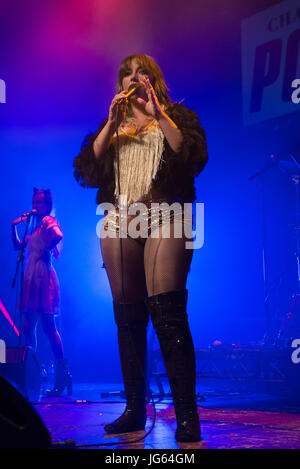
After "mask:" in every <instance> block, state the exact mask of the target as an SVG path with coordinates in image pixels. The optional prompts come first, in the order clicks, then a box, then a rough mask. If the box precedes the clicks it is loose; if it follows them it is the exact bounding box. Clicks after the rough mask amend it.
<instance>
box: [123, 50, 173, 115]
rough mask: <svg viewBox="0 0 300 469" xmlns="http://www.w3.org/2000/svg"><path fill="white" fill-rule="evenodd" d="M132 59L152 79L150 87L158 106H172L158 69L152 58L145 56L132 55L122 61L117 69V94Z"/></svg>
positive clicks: (163, 79)
mask: <svg viewBox="0 0 300 469" xmlns="http://www.w3.org/2000/svg"><path fill="white" fill-rule="evenodd" d="M134 59H136V61H137V62H138V64H139V65H140V67H142V68H143V69H144V70H145V71H146V72H147V74H149V75H150V76H151V77H152V79H153V81H152V86H153V88H154V91H155V94H156V96H157V98H158V101H159V102H160V104H162V105H163V106H164V107H168V106H169V105H170V104H172V101H171V98H170V97H169V90H168V87H167V84H166V82H165V78H164V75H163V73H162V71H161V69H160V67H159V66H158V64H157V63H156V62H155V60H154V59H153V57H151V56H150V55H146V54H132V55H129V56H128V57H126V58H125V59H124V60H122V62H121V65H120V68H119V76H118V82H117V92H118V93H120V92H121V91H122V90H123V86H122V81H123V78H124V77H125V76H126V73H127V71H128V69H129V67H130V64H131V62H132V60H134Z"/></svg>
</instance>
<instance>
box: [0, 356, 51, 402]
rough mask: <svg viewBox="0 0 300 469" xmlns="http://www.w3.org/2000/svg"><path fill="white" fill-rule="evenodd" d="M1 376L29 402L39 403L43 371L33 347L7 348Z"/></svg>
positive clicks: (0, 364) (0, 371)
mask: <svg viewBox="0 0 300 469" xmlns="http://www.w3.org/2000/svg"><path fill="white" fill-rule="evenodd" d="M0 375H1V376H3V377H4V378H6V379H7V381H9V382H10V383H11V384H12V385H13V386H14V387H15V388H16V389H18V391H19V392H20V393H21V394H23V396H24V397H25V398H26V399H27V400H28V401H31V402H32V401H38V400H39V397H40V390H41V385H42V377H41V369H40V365H39V362H38V360H37V358H36V355H35V353H34V352H33V350H32V348H31V347H7V348H6V360H5V363H0Z"/></svg>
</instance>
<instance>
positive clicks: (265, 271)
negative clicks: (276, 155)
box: [248, 159, 276, 345]
mask: <svg viewBox="0 0 300 469" xmlns="http://www.w3.org/2000/svg"><path fill="white" fill-rule="evenodd" d="M275 164H276V161H275V160H274V159H273V160H272V161H269V162H268V163H267V164H266V165H265V166H264V167H263V168H262V169H261V170H259V171H257V172H256V173H255V174H253V175H252V176H249V178H248V181H253V180H254V179H256V178H259V180H260V183H261V243H262V264H263V283H264V310H265V318H266V333H265V335H264V343H265V345H270V344H271V342H272V340H271V313H270V305H269V275H268V274H269V272H268V265H267V248H266V244H267V243H266V223H265V205H266V203H265V177H264V176H265V173H266V172H267V171H269V170H270V169H271V168H273V166H274V165H275Z"/></svg>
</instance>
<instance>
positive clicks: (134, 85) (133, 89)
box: [118, 83, 142, 103]
mask: <svg viewBox="0 0 300 469" xmlns="http://www.w3.org/2000/svg"><path fill="white" fill-rule="evenodd" d="M141 86H142V84H141V83H131V85H130V86H129V88H128V90H127V93H126V95H125V96H124V97H123V98H120V99H118V103H121V102H123V101H126V100H127V99H128V98H129V97H130V96H132V95H133V94H135V93H136V91H137V90H138V88H141Z"/></svg>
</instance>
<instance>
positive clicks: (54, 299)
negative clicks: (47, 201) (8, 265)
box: [23, 215, 60, 315]
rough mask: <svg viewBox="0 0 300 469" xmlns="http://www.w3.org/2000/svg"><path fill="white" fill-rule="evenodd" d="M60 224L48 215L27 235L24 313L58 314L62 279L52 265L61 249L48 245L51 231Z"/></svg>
mask: <svg viewBox="0 0 300 469" xmlns="http://www.w3.org/2000/svg"><path fill="white" fill-rule="evenodd" d="M57 226H58V223H57V220H56V219H55V218H53V217H51V216H49V215H47V216H46V217H44V218H43V220H42V222H41V224H40V226H38V227H37V228H36V230H35V231H34V233H33V234H32V235H31V236H28V238H27V243H26V267H25V271H24V283H23V312H24V314H26V313H41V314H53V315H58V314H59V309H60V292H59V282H58V278H57V275H56V272H55V270H54V268H53V266H52V258H53V255H54V256H55V257H56V258H57V257H58V256H59V251H58V246H55V247H54V248H53V249H52V250H49V249H48V248H47V246H48V245H49V234H50V233H51V230H52V229H53V228H54V227H57ZM59 244H60V243H59Z"/></svg>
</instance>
